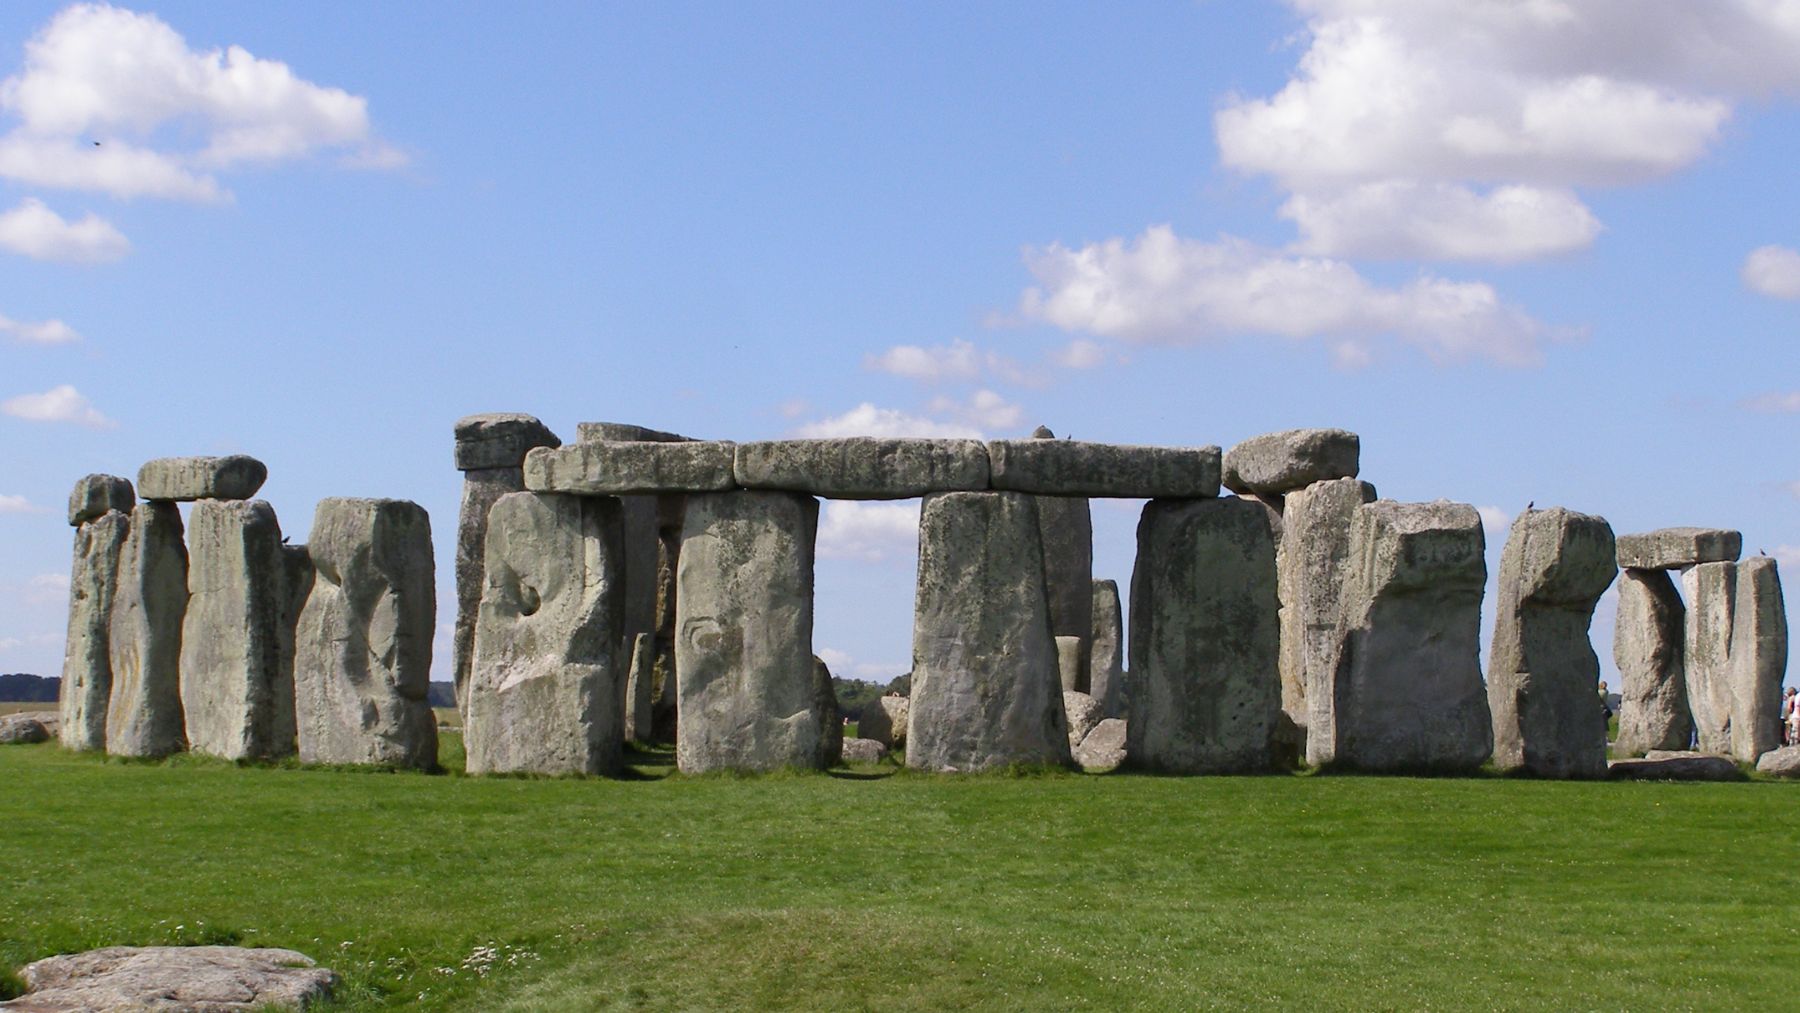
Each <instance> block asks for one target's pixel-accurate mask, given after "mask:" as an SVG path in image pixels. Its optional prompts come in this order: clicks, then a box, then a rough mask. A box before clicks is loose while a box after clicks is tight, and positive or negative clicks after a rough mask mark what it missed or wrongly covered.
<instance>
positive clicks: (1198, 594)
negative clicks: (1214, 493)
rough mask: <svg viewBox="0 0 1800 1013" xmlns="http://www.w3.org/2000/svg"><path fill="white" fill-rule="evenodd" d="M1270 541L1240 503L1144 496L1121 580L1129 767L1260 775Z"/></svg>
mask: <svg viewBox="0 0 1800 1013" xmlns="http://www.w3.org/2000/svg"><path fill="white" fill-rule="evenodd" d="M1278 609H1279V606H1278V603H1277V598H1276V578H1275V542H1274V540H1273V538H1272V537H1271V536H1270V533H1269V525H1268V522H1267V520H1266V519H1265V518H1264V516H1263V508H1262V507H1260V506H1258V505H1257V504H1255V503H1250V502H1247V501H1245V500H1242V499H1236V498H1232V499H1215V500H1151V501H1150V503H1149V504H1147V505H1146V506H1145V507H1144V513H1143V517H1142V518H1141V519H1140V520H1139V521H1138V531H1137V565H1136V566H1135V568H1134V569H1133V571H1132V576H1131V672H1132V692H1131V701H1130V715H1131V716H1130V719H1129V721H1128V725H1129V730H1130V736H1131V738H1130V741H1129V743H1128V745H1127V752H1128V753H1129V754H1130V756H1131V763H1132V766H1134V767H1141V768H1144V769H1148V770H1160V771H1165V772H1168V773H1178V774H1216V773H1231V772H1238V771H1255V770H1266V769H1269V768H1270V767H1271V765H1272V764H1273V762H1274V760H1275V754H1274V750H1273V748H1272V737H1273V736H1274V734H1275V732H1276V730H1277V722H1276V718H1277V716H1278V715H1279V714H1280V711H1281V675H1280V670H1279V666H1280V647H1281V633H1280V620H1279V616H1278Z"/></svg>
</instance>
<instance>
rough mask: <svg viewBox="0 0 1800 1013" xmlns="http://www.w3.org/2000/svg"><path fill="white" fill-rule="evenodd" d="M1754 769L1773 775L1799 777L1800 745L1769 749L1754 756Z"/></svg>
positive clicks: (1760, 772)
mask: <svg viewBox="0 0 1800 1013" xmlns="http://www.w3.org/2000/svg"><path fill="white" fill-rule="evenodd" d="M1756 770H1757V773H1759V774H1769V775H1772V776H1774V777H1800V746H1783V747H1781V748H1780V749H1771V750H1769V751H1768V752H1766V753H1764V754H1762V755H1761V756H1759V757H1757V758H1756Z"/></svg>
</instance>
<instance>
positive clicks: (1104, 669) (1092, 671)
mask: <svg viewBox="0 0 1800 1013" xmlns="http://www.w3.org/2000/svg"><path fill="white" fill-rule="evenodd" d="M1093 616H1094V638H1093V640H1092V641H1091V642H1090V644H1089V645H1088V658H1087V661H1088V695H1089V696H1092V697H1093V698H1094V699H1095V700H1096V701H1098V702H1099V704H1100V713H1101V715H1102V716H1103V717H1109V718H1116V717H1118V716H1119V715H1121V714H1123V713H1124V706H1125V616H1124V612H1123V610H1122V609H1121V608H1120V605H1119V584H1118V582H1117V581H1113V580H1095V581H1094V582H1093Z"/></svg>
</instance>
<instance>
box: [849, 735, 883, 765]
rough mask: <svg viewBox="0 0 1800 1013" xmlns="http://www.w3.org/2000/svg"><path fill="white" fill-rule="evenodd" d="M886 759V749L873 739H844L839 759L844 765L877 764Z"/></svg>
mask: <svg viewBox="0 0 1800 1013" xmlns="http://www.w3.org/2000/svg"><path fill="white" fill-rule="evenodd" d="M887 758H888V747H886V746H884V745H882V744H881V743H879V742H876V741H875V740H874V739H845V740H844V749H843V753H842V755H841V759H842V760H843V762H845V763H878V762H880V761H882V760H885V759H887Z"/></svg>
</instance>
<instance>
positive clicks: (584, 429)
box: [575, 422, 694, 443]
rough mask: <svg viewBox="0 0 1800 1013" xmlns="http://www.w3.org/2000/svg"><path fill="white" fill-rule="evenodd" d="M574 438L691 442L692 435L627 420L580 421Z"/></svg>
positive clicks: (630, 441) (614, 441) (587, 440)
mask: <svg viewBox="0 0 1800 1013" xmlns="http://www.w3.org/2000/svg"><path fill="white" fill-rule="evenodd" d="M575 439H576V440H577V441H578V442H581V443H599V442H602V441H610V442H613V443H692V442H694V440H693V437H690V436H680V435H677V434H675V433H665V432H662V431H661V430H658V429H646V428H644V427H643V426H634V425H632V424H631V423H629V422H581V423H578V424H576V426H575Z"/></svg>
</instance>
